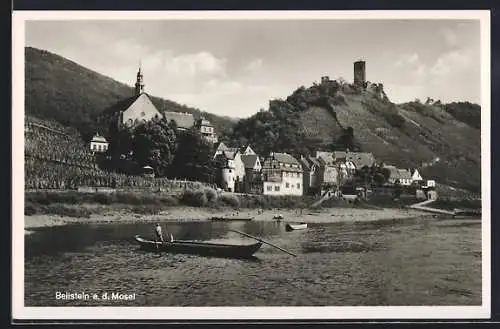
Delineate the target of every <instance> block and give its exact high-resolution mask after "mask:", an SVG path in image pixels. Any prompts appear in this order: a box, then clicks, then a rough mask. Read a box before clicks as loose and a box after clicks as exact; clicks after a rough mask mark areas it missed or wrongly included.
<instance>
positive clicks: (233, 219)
mask: <svg viewBox="0 0 500 329" xmlns="http://www.w3.org/2000/svg"><path fill="white" fill-rule="evenodd" d="M252 219H253V217H218V216H215V217H212V218H210V220H213V221H246V222H248V221H251V220H252Z"/></svg>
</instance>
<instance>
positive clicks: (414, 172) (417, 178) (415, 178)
mask: <svg viewBox="0 0 500 329" xmlns="http://www.w3.org/2000/svg"><path fill="white" fill-rule="evenodd" d="M409 170H410V172H411V180H412V183H423V182H424V179H423V178H422V176H421V175H420V173H419V172H418V169H416V168H415V169H409Z"/></svg>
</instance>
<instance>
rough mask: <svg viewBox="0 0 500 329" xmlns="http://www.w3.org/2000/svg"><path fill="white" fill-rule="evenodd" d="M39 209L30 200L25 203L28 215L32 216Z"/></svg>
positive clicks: (25, 210)
mask: <svg viewBox="0 0 500 329" xmlns="http://www.w3.org/2000/svg"><path fill="white" fill-rule="evenodd" d="M38 211H39V209H38V207H36V206H35V205H34V204H32V203H31V202H28V203H26V204H25V205H24V214H25V215H26V216H31V215H34V214H36V213H37V212H38Z"/></svg>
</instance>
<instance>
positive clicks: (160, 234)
mask: <svg viewBox="0 0 500 329" xmlns="http://www.w3.org/2000/svg"><path fill="white" fill-rule="evenodd" d="M155 241H161V243H164V242H165V240H164V239H163V232H162V228H161V225H160V223H156V226H155ZM173 241H174V237H173V236H172V234H170V242H173Z"/></svg>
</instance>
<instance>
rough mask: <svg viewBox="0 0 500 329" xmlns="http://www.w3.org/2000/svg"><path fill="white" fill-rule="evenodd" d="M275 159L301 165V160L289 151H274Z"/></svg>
mask: <svg viewBox="0 0 500 329" xmlns="http://www.w3.org/2000/svg"><path fill="white" fill-rule="evenodd" d="M273 157H274V159H275V160H277V161H278V162H281V163H288V164H294V165H298V166H300V163H299V161H297V159H295V158H294V157H293V156H291V155H290V154H288V153H274V155H273Z"/></svg>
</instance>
